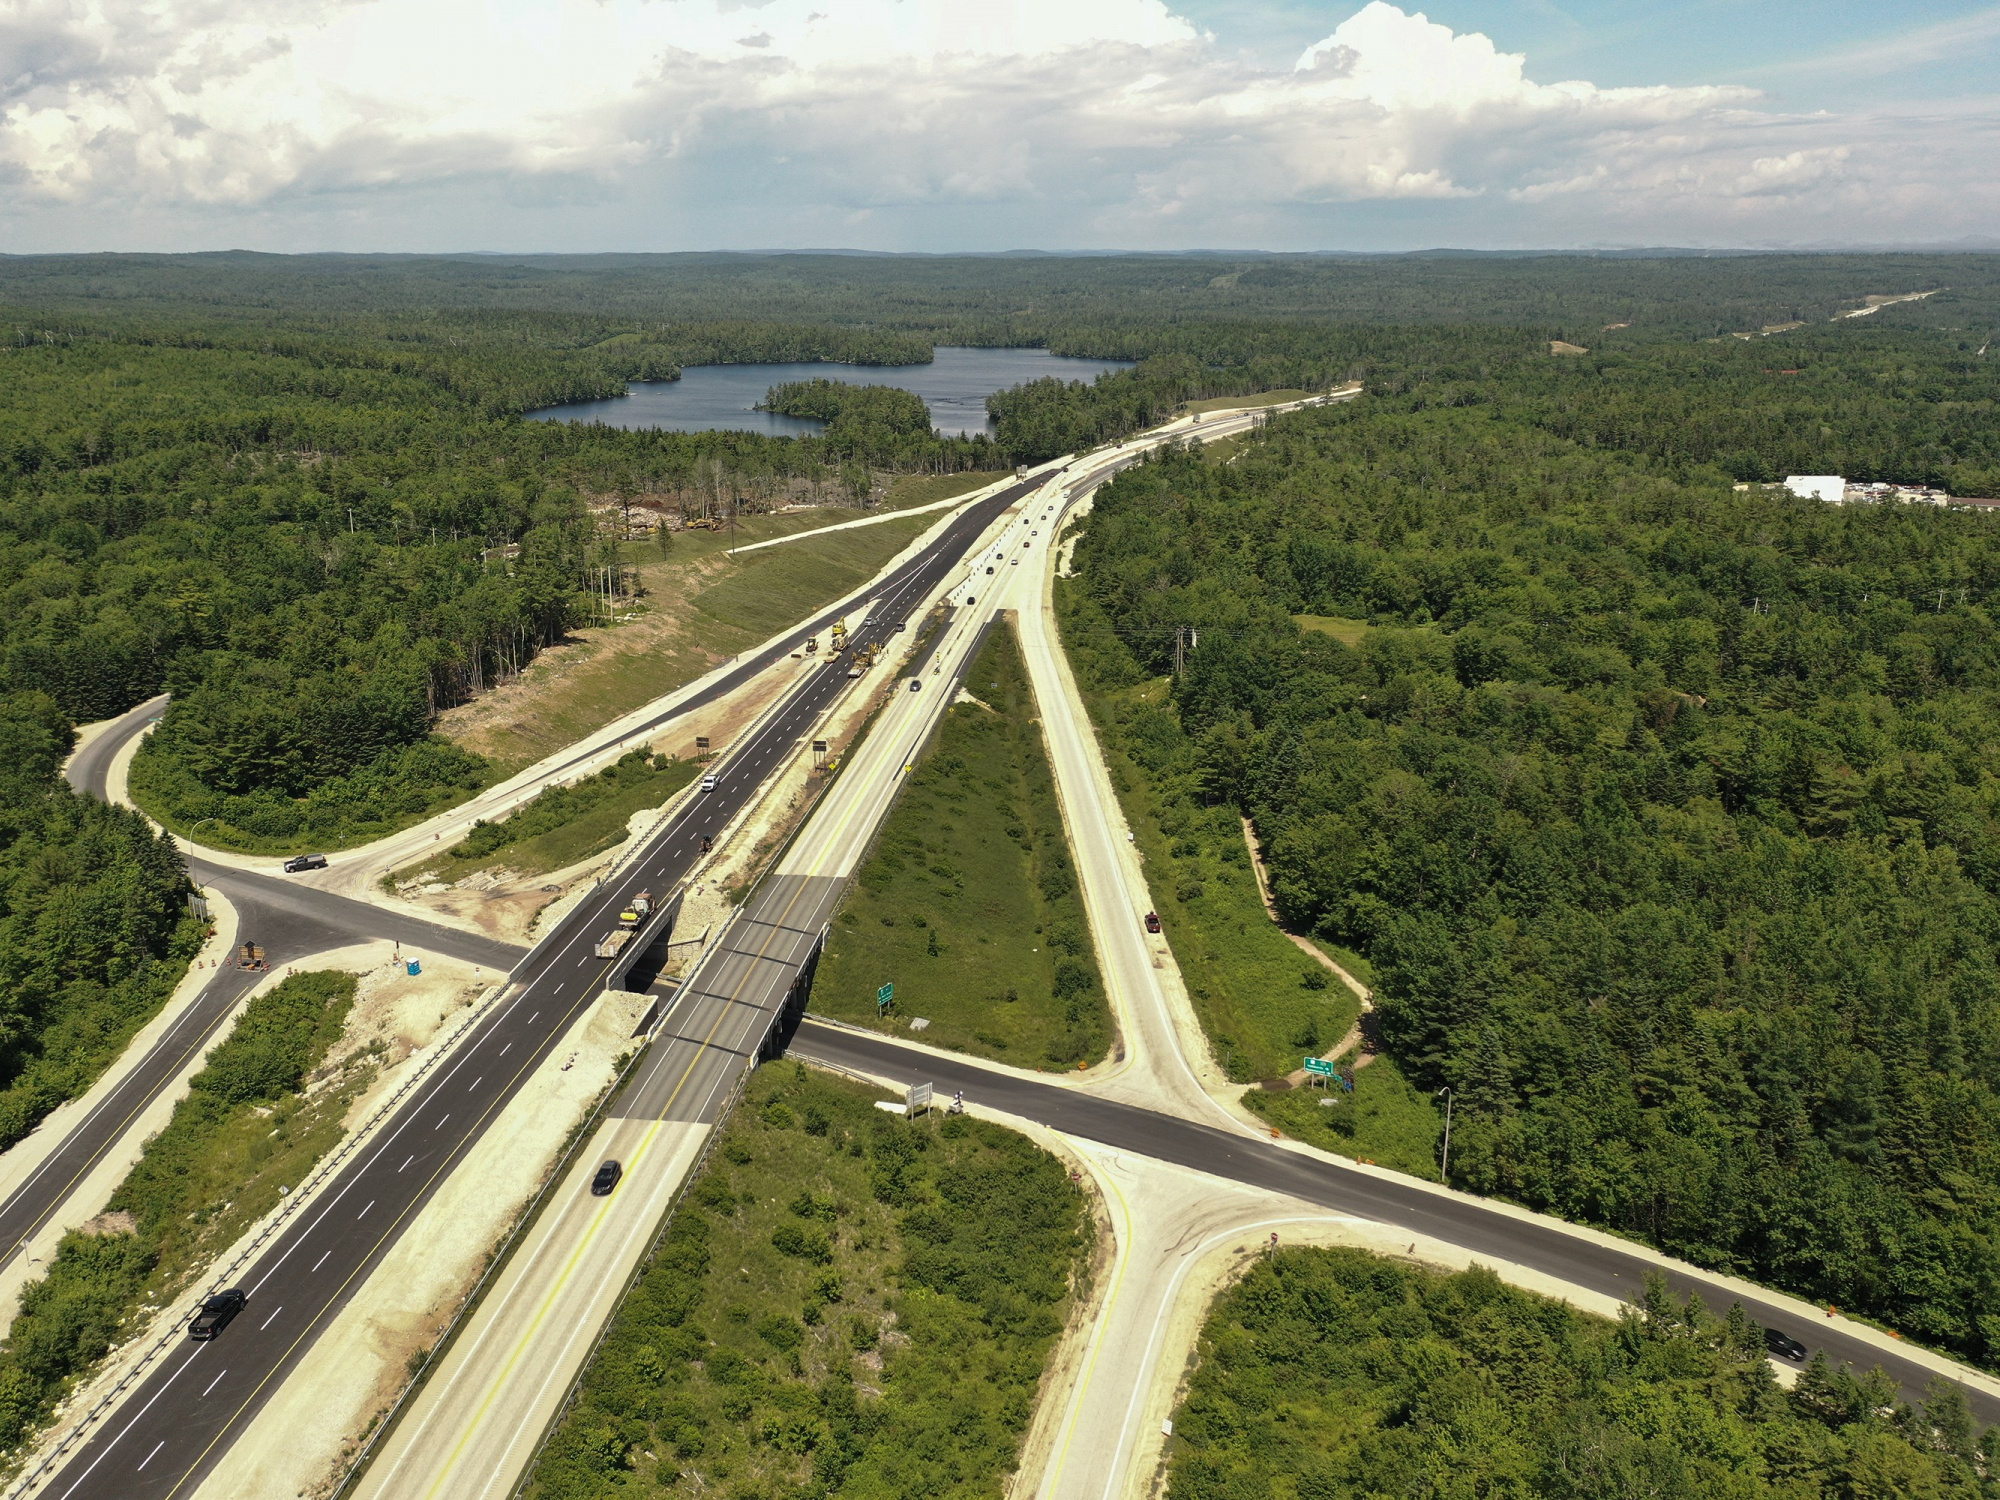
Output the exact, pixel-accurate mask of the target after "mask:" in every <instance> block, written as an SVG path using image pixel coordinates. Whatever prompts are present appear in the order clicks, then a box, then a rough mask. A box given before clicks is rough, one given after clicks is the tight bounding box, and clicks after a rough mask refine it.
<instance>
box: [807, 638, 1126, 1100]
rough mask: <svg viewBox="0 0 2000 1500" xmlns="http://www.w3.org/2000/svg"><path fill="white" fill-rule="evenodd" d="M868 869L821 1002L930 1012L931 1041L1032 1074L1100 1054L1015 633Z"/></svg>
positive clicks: (1103, 1019) (1088, 970) (818, 988)
mask: <svg viewBox="0 0 2000 1500" xmlns="http://www.w3.org/2000/svg"><path fill="white" fill-rule="evenodd" d="M966 691H967V692H968V693H970V694H971V695H972V696H973V697H975V698H977V699H978V700H979V702H978V703H963V702H961V703H958V704H955V705H954V706H953V707H952V708H950V709H949V710H948V711H947V712H946V714H945V717H944V722H943V723H942V724H941V725H940V726H939V729H938V733H937V736H936V738H935V740H934V741H933V742H932V744H931V746H930V748H929V749H928V750H926V751H925V753H924V755H923V757H922V758H921V759H920V760H919V761H918V762H917V766H916V769H915V770H914V771H913V772H911V774H910V777H909V780H908V782H907V784H906V785H905V786H904V788H903V791H902V794H901V796H900V797H898V798H897V801H896V806H895V808H894V810H893V811H891V813H890V814H889V819H888V821H887V823H886V824H885V825H884V827H883V829H882V834H881V837H880V839H879V840H878V841H877V843H876V846H875V849H874V852H873V853H872V854H871V855H870V857H869V859H868V861H867V862H866V863H865V864H864V865H863V866H862V867H861V874H860V879H859V880H858V882H857V883H856V885H855V888H854V891H853V894H852V895H851V896H850V897H849V898H848V901H847V903H846V905H845V907H844V908H843V909H842V911H841V913H840V916H839V917H838V919H837V920H836V922H835V926H834V936H833V939H832V942H831V943H830V944H829V945H828V951H827V954H826V957H825V958H824V960H822V962H821V964H820V967H819V973H818V976H817V978H816V979H815V981H814V984H813V1006H814V1008H815V1009H817V1010H820V1011H822V1012H824V1013H825V1014H827V1015H831V1016H836V1017H838V1018H839V1019H841V1020H844V1021H853V1022H858V1023H861V1024H864V1025H869V1026H877V1025H882V1024H884V1023H879V1022H878V1021H877V1020H876V1014H875V992H876V988H877V987H878V986H879V985H881V984H882V983H883V982H884V981H893V982H894V983H895V986H896V1002H895V1011H894V1014H892V1015H891V1016H890V1017H889V1019H888V1021H887V1023H886V1025H888V1026H895V1025H897V1024H899V1023H903V1022H906V1021H907V1019H908V1018H911V1017H917V1016H922V1017H924V1018H926V1019H928V1020H929V1021H930V1023H931V1024H930V1027H929V1028H928V1029H927V1030H926V1031H925V1032H924V1034H923V1035H924V1040H925V1041H927V1042H931V1043H933V1044H935V1045H937V1046H940V1047H950V1048H953V1049H955V1050H957V1051H961V1052H971V1053H975V1054H977V1055H978V1056H981V1057H992V1058H1000V1059H1004V1060H1005V1061H1008V1062H1012V1063H1017V1064H1020V1065H1021V1066H1024V1067H1044V1066H1047V1065H1049V1064H1052V1063H1053V1064H1058V1065H1062V1064H1074V1063H1077V1062H1081V1061H1085V1060H1089V1059H1094V1058H1097V1057H1101V1056H1102V1055H1103V1054H1104V1052H1105V1050H1106V1049H1107V1048H1108V1047H1109V1045H1110V1040H1111V1015H1110V1009H1109V1007H1108V1006H1107V1004H1106V1003H1105V999H1104V988H1103V984H1102V982H1101V980H1100V979H1099V976H1098V969H1097V955H1096V949H1095V946H1094V945H1093V944H1092V942H1091V937H1090V926H1089V923H1088V922H1087V921H1086V920H1085V917H1084V914H1083V905H1082V901H1081V900H1080V898H1079V895H1078V892H1077V889H1076V879H1075V874H1074V865H1073V862H1072V861H1071V858H1070V852H1069V843H1068V838H1067V835H1066V834H1065V833H1064V831H1063V826H1062V813H1061V809H1060V808H1059V807H1058V806H1057V804H1056V797H1055V782H1054V779H1053V778H1052V776H1051V774H1050V771H1049V762H1048V755H1047V751H1046V750H1045V748H1044V746H1043V744H1042V733H1041V724H1040V721H1039V720H1038V719H1037V718H1036V716H1035V701H1034V693H1033V690H1032V688H1031V687H1030V686H1029V683H1028V675H1027V668H1026V666H1025V665H1024V664H1023V662H1022V660H1021V650H1020V646H1019V644H1018V642H1017V641H1016V640H1015V638H1014V633H1013V630H1012V628H1011V627H1006V628H999V629H995V630H994V631H993V633H992V635H991V636H990V637H988V639H987V642H986V644H985V645H984V646H983V647H982V648H981V649H980V653H979V656H978V658H977V659H976V660H975V661H974V662H973V664H972V669H971V671H970V672H969V673H968V674H967V676H966Z"/></svg>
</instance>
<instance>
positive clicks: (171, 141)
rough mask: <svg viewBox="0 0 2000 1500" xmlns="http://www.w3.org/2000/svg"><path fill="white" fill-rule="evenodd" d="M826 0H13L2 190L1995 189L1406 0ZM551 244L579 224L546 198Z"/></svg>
mask: <svg viewBox="0 0 2000 1500" xmlns="http://www.w3.org/2000/svg"><path fill="white" fill-rule="evenodd" d="M826 5H827V0H764V3H755V0H426V3H425V4H423V5H420V6H413V5H410V4H408V3H407V0H227V3H224V0H150V3H147V4H144V5H137V4H134V3H132V0H120V3H117V4H115V5H107V4H105V3H103V0H17V3H16V4H15V5H14V6H13V7H12V8H11V9H9V10H7V11H6V12H5V15H4V18H0V203H4V204H5V206H6V208H7V211H8V213H7V217H8V219H9V220H10V221H11V222H13V223H14V224H16V225H17V226H18V225H21V224H27V223H32V222H33V220H34V218H35V216H36V215H37V214H38V213H43V214H48V213H53V212H57V211H98V210H101V209H103V208H104V206H106V205H122V206H129V207H130V208H131V209H132V210H133V211H134V212H137V213H140V214H152V215H154V216H156V217H157V218H159V219H160V220H161V221H162V222H164V221H166V220H168V219H172V220H173V221H174V222H177V223H182V224H199V223H200V222H201V219H202V216H203V215H204V214H207V215H210V216H211V217H214V216H221V217H222V218H223V219H225V220H226V219H227V218H228V216H229V215H242V214H257V215H262V216H263V222H267V223H268V222H272V221H273V219H274V216H275V218H277V219H282V218H283V217H284V216H285V215H286V214H293V215H297V214H304V213H308V212H310V211H311V209H312V206H313V205H320V206H324V205H325V204H327V203H341V204H345V205H349V206H352V205H355V204H365V203H369V202H371V201H378V200H379V201H380V202H383V203H394V204H399V205H403V206H404V207H403V208H402V209H398V210H395V211H394V212H391V213H388V214H386V215H383V216H379V217H378V221H377V222H380V223H383V224H393V223H394V222H395V212H405V211H408V212H414V211H415V210H414V207H413V206H414V205H415V203H416V202H417V201H418V197H420V196H421V195H423V194H425V193H427V192H428V193H436V192H444V191H448V192H450V193H454V194H458V195H460V196H463V195H466V194H472V195H474V196H475V197H476V196H477V195H479V194H480V193H482V192H483V193H485V194H487V195H488V197H490V198H493V199H494V200H495V201H500V200H505V201H509V202H513V203H517V204H518V203H521V202H526V201H531V200H532V201H534V202H538V203H541V204H544V205H547V204H553V203H559V202H562V201H574V200H576V199H577V198H578V197H579V196H581V197H583V198H587V199H589V200H590V201H592V202H594V203H596V204H599V205H611V206H612V207H611V208H610V209H607V210H605V212H604V213H602V214H600V216H599V218H598V220H596V221H595V222H596V223H597V224H598V226H599V229H598V232H599V233H601V234H613V235H616V234H619V233H621V230H620V229H619V226H623V227H622V239H623V243H626V244H633V245H651V244H658V243H661V241H662V238H663V237H665V238H666V239H667V240H668V242H670V243H714V242H716V232H715V230H714V228H713V226H715V225H725V226H729V229H728V231H726V233H727V234H728V237H730V238H733V239H734V242H736V243H746V242H747V243H765V244H770V243H779V242H782V241H783V240H784V239H786V238H788V237H792V238H794V242H797V240H796V236H800V235H805V236H808V237H810V236H813V235H815V234H817V235H819V236H820V240H819V242H821V243H825V242H827V241H828V239H831V238H839V237H841V236H840V235H839V233H838V231H839V230H840V229H842V228H852V227H854V226H857V225H858V226H868V225H870V224H874V225H877V226H884V227H883V228H882V233H883V234H885V235H887V236H889V237H891V238H894V237H896V236H903V237H905V238H907V237H908V236H909V233H910V226H911V225H913V224H914V223H916V222H917V218H916V216H919V215H922V214H924V213H927V212H928V213H933V214H936V213H939V212H941V211H945V210H949V211H951V213H952V214H953V215H954V216H953V217H952V218H951V222H952V223H953V224H955V225H958V226H960V228H959V229H958V231H957V232H958V233H959V235H960V238H961V241H962V240H963V239H964V237H965V235H966V234H967V232H968V231H970V232H971V233H976V234H978V235H979V236H980V237H981V238H982V239H983V240H984V242H985V243H988V244H993V243H1003V244H1022V243H1031V242H1040V243H1044V244H1087V243H1098V244H1127V245H1164V244H1186V243H1207V244H1225V243H1233V244H1245V243H1253V242H1258V243H1265V244H1279V243H1285V242H1290V243H1317V244H1339V243H1342V236H1341V234H1340V233H1339V227H1340V225H1341V224H1342V223H1344V222H1347V221H1348V220H1347V218H1346V217H1344V216H1347V215H1351V214H1352V213H1353V212H1354V211H1355V210H1356V208H1357V206H1364V205H1368V204H1376V205H1385V204H1395V203H1398V202H1403V203H1407V204H1409V205H1410V209H1409V210H1408V212H1410V213H1413V214H1425V213H1428V214H1431V215H1434V216H1438V215H1442V216H1444V217H1434V218H1433V219H1432V220H1430V221H1429V222H1432V223H1434V224H1437V225H1440V226H1442V225H1447V224H1462V223H1466V222H1469V220H1468V219H1467V217H1466V216H1467V215H1468V214H1476V215H1477V216H1478V220H1479V222H1481V223H1483V224H1485V225H1487V226H1488V231H1489V233H1488V242H1492V240H1493V239H1494V238H1504V237H1506V236H1507V235H1508V234H1509V232H1510V228H1509V227H1511V233H1512V235H1513V236H1514V237H1516V238H1529V239H1532V238H1534V237H1536V236H1537V235H1539V237H1540V238H1541V239H1542V241H1543V242H1550V241H1551V240H1557V241H1564V240H1566V241H1569V242H1577V241H1593V240H1596V241H1602V240H1607V239H1624V240H1631V239H1653V240H1655V241H1657V240H1660V239H1663V238H1665V239H1687V238H1696V237H1700V236H1701V235H1704V234H1705V235H1708V236H1709V237H1711V238H1723V239H1726V238H1732V237H1735V238H1742V237H1745V236H1753V237H1754V236H1758V235H1763V236H1770V235H1773V234H1780V235H1782V234H1784V233H1785V232H1786V231H1787V230H1790V231H1791V232H1792V233H1793V234H1794V235H1797V234H1798V233H1799V232H1800V231H1802V230H1803V231H1805V232H1807V233H1813V234H1826V233H1835V232H1838V229H1839V227H1840V226H1842V225H1845V226H1848V227H1849V229H1850V231H1851V232H1852V234H1854V235H1868V234H1872V235H1875V236H1877V237H1892V238H1893V237H1897V236H1896V235H1895V234H1894V233H1893V226H1892V224H1891V222H1890V221H1891V219H1892V218H1895V217H1896V216H1903V217H1902V218H1901V219H1900V220H1899V222H1901V223H1902V227H1904V228H1905V229H1907V227H1908V225H1907V218H1906V216H1907V215H1908V214H1909V212H1910V211H1911V210H1912V208H1917V209H1919V210H1920V211H1922V212H1924V213H1927V214H1929V215H1930V216H1932V219H1933V221H1934V224H1935V232H1936V233H1940V234H1941V233H1944V232H1947V231H1949V230H1951V229H1952V228H1953V227H1954V225H1955V224H1956V225H1957V226H1959V227H1958V230H1957V232H1961V233H1962V232H1965V229H1966V228H1967V227H1976V226H1977V225H1983V224H1988V223H1990V222H1991V213H1992V209H1993V207H1994V206H1995V205H1994V201H1993V200H1994V197H1995V195H1996V190H1995V188H1994V187H1993V186H1992V184H1991V174H1990V172H1988V171H1986V170H1985V169H1984V168H1983V167H1981V166H1980V165H1979V162H1980V159H1981V158H1980V150H1979V149H1975V145H1976V146H1977V147H1979V148H1983V146H1984V145H1987V144H1990V141H1989V140H1988V137H1989V136H1990V133H1991V129H1990V127H1991V124H1992V116H1991V115H1990V114H1989V113H1987V112H1982V111H1977V110H1976V111H1974V113H1973V115H1971V116H1967V115H1966V114H1965V113H1964V112H1963V111H1960V112H1959V113H1958V114H1957V115H1944V114H1937V113H1933V114H1931V115H1928V116H1925V115H1912V114H1903V115H1876V116H1855V117H1845V118H1841V117H1833V116H1827V115H1813V116H1790V115H1783V114H1779V113H1777V112H1774V111H1772V110H1770V109H1768V108H1766V107H1764V106H1763V105H1762V104H1761V103H1760V101H1759V99H1758V96H1756V95H1755V94H1753V93H1752V92H1750V91H1747V90H1744V89H1739V88H1730V87H1666V86H1661V87H1651V88H1598V87H1597V86H1595V85H1594V84H1591V83H1589V82H1584V81H1578V80H1568V81H1557V82H1553V83H1540V82H1536V81H1534V79H1533V78H1532V77H1531V76H1530V70H1529V63H1528V60H1527V59H1526V58H1525V57H1523V56H1521V55H1519V54H1514V53H1508V52H1503V51H1501V50H1499V49H1498V48H1496V47H1495V46H1494V44H1493V43H1492V42H1491V40H1489V39H1488V38H1487V37H1485V36H1483V35H1480V34H1478V33H1454V32H1453V31H1452V30H1451V29H1450V28H1449V27H1446V26H1442V25H1438V24H1436V23H1434V22H1431V21H1430V20H1428V19H1427V18H1426V17H1425V16H1423V15H1422V14H1421V13H1416V14H1413V13H1409V12H1406V11H1404V10H1401V9H1399V8H1397V7H1396V6H1394V5H1391V4H1388V3H1385V0H1373V3H1370V4H1368V5H1366V6H1364V7H1363V8H1362V9H1361V10H1359V11H1357V12H1355V13H1354V14H1352V15H1349V16H1347V17H1346V18H1345V19H1344V20H1341V21H1340V22H1339V24H1338V25H1336V26H1334V27H1333V28H1332V30H1331V31H1330V32H1329V34H1328V35H1327V36H1326V37H1325V38H1324V39H1323V40H1321V41H1319V42H1317V43H1315V44H1314V45H1312V46H1311V47H1309V48H1307V49H1306V50H1305V52H1304V53H1303V54H1302V55H1301V56H1300V57H1299V59H1298V60H1297V63H1296V65H1295V66H1294V67H1292V68H1291V69H1289V70H1273V69H1269V68H1262V67H1259V66H1256V65H1254V64H1251V63H1249V62H1246V61H1244V60H1243V58H1242V57H1241V55H1239V54H1238V53H1237V52H1235V51H1234V50H1232V49H1231V47H1230V46H1229V45H1227V43H1226V41H1224V40H1219V39H1217V38H1215V37H1213V36H1210V35H1207V34H1205V33H1203V32H1202V31H1200V30H1199V29H1198V28H1197V27H1195V26H1194V25H1192V24H1191V23H1190V22H1188V21H1187V20H1186V19H1184V18H1183V17H1181V16H1179V15H1177V14H1176V13H1175V12H1174V11H1173V10H1172V9H1171V8H1170V7H1169V5H1168V4H1166V3H1165V0H843V3H842V4H840V5H838V6H828V7H827V8H826V9H824V10H822V9H818V8H816V6H826ZM1329 19H1331V17H1330V18H1329ZM1968 126H1976V127H1977V128H1972V129H1968ZM1927 130H1928V131H1929V133H1930V138H1929V139H1927V140H1926V141H1925V149H1922V150H1919V151H1918V152H1916V153H1915V154H1914V155H1913V154H1911V152H1910V150H1909V148H1910V145H1911V143H1912V141H1913V140H1915V139H1917V138H1920V137H1924V136H1925V133H1926V131H1927ZM1913 163H1920V165H1918V166H1914V167H1913V165H1912V164H1913ZM413 195H416V196H413ZM547 211H549V212H553V210H547ZM1454 215H1455V217H1453V216H1454ZM232 222H233V221H232ZM697 223H700V224H706V225H708V226H710V228H709V229H707V230H706V231H705V232H698V231H697V230H695V229H694V228H692V227H691V226H692V225H694V224H697ZM751 225H768V226H770V227H771V229H772V230H774V231H775V232H772V233H767V234H764V235H762V236H759V235H757V234H756V233H755V232H754V230H752V231H751V232H749V233H748V234H746V233H745V230H744V228H743V227H742V226H751ZM975 226H976V227H975ZM1494 226H1501V227H1500V228H1498V229H1495V228H1494ZM534 234H535V236H536V237H537V238H538V239H539V240H540V241H541V242H542V243H544V244H551V245H562V244H564V243H575V241H574V239H571V240H569V241H565V240H564V239H563V238H562V226H561V222H560V221H559V220H558V219H549V220H547V221H546V222H543V223H541V224H540V227H538V228H537V229H536V230H535V231H534ZM848 238H849V239H850V242H851V240H852V237H851V236H848ZM861 238H862V239H863V240H866V239H867V238H868V236H867V235H865V234H864V235H863V236H861ZM1458 238H1459V239H1460V240H1461V241H1464V240H1465V239H1467V238H1473V236H1466V235H1463V234H1461V235H1460V236H1458ZM405 242H406V243H409V242H411V241H409V240H406V241H405ZM514 243H518V240H516V241H514Z"/></svg>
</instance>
